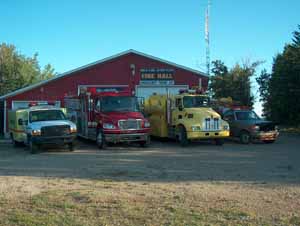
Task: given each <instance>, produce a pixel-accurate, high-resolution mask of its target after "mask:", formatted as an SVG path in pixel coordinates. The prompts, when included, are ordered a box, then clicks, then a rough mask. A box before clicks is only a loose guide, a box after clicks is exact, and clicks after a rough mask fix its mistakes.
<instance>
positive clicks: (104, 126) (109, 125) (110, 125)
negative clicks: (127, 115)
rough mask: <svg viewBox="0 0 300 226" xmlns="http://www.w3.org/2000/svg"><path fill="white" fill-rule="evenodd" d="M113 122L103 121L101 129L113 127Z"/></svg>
mask: <svg viewBox="0 0 300 226" xmlns="http://www.w3.org/2000/svg"><path fill="white" fill-rule="evenodd" d="M115 128H116V127H115V126H114V124H111V123H103V129H115Z"/></svg>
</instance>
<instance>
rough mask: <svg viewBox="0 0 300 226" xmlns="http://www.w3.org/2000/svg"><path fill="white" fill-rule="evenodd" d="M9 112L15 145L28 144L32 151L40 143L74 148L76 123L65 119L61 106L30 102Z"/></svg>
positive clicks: (34, 150)
mask: <svg viewBox="0 0 300 226" xmlns="http://www.w3.org/2000/svg"><path fill="white" fill-rule="evenodd" d="M31 105H32V106H29V107H28V108H26V109H18V110H12V111H10V112H9V117H8V119H9V130H10V135H11V139H12V141H13V143H14V144H15V145H19V144H25V145H28V146H29V148H30V151H31V152H32V153H34V152H36V151H37V150H38V148H39V147H40V146H41V145H45V144H56V145H65V144H66V145H68V147H69V150H70V151H73V150H74V140H75V138H76V132H77V128H76V125H75V124H74V123H73V122H71V121H69V120H67V119H66V116H65V114H64V112H63V109H62V108H58V107H54V106H51V105H36V104H32V103H31Z"/></svg>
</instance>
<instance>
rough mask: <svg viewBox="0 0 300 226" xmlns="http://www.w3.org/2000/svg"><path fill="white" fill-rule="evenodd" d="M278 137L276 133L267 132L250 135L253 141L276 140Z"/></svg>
mask: <svg viewBox="0 0 300 226" xmlns="http://www.w3.org/2000/svg"><path fill="white" fill-rule="evenodd" d="M278 136H279V132H278V131H268V132H257V133H255V134H253V135H252V137H253V139H254V140H261V141H265V140H276V139H277V137H278Z"/></svg>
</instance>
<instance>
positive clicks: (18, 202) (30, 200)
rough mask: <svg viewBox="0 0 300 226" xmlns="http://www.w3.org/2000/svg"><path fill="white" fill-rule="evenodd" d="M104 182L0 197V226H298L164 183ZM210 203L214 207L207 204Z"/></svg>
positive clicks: (295, 217) (292, 219)
mask: <svg viewBox="0 0 300 226" xmlns="http://www.w3.org/2000/svg"><path fill="white" fill-rule="evenodd" d="M107 186H108V185H106V183H105V182H104V184H102V183H101V184H99V187H98V188H96V189H91V188H90V187H87V188H86V189H82V188H81V189H77V190H76V189H72V190H55V191H54V190H51V191H45V192H42V193H40V194H37V195H33V196H27V197H26V196H24V197H23V196H22V197H21V198H20V199H7V198H5V197H4V198H1V199H0V204H1V206H0V225H1V226H54V225H55V226H56V225H59V226H71V225H72V226H77V225H78V226H79V225H86V226H89V225H91V226H92V225H105V226H113V225H122V226H134V225H138V226H140V225H151V226H156V225H157V226H158V225H165V226H177V225H187V226H198V225H243V226H247V225H248V226H252V225H253V226H254V225H273V224H274V222H276V225H300V218H299V216H298V215H293V217H287V218H279V219H272V218H270V217H263V218H262V217H258V216H256V215H255V213H250V212H247V211H245V210H240V209H239V208H238V207H235V206H233V205H232V202H231V203H230V202H228V203H226V202H222V203H221V204H220V202H218V201H217V200H214V201H213V200H210V201H209V202H207V200H206V201H205V200H202V199H201V198H199V197H200V196H199V195H196V196H195V195H191V194H190V193H189V192H183V191H185V189H184V190H179V191H178V190H172V189H171V190H168V188H167V187H168V186H169V185H165V186H166V187H152V188H150V187H149V188H148V187H145V186H144V185H141V186H140V187H139V186H137V185H136V186H132V185H130V184H128V185H127V184H126V185H125V184H124V183H114V184H113V183H109V189H107V188H106V187H107ZM150 186H153V185H150ZM130 189H134V190H130ZM228 200H229V199H228ZM201 202H202V203H201ZM214 202H216V203H214ZM212 205H215V206H218V205H219V207H210V208H209V207H208V206H212ZM220 205H221V206H220Z"/></svg>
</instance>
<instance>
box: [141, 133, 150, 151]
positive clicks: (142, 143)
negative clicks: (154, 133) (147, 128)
mask: <svg viewBox="0 0 300 226" xmlns="http://www.w3.org/2000/svg"><path fill="white" fill-rule="evenodd" d="M150 142H151V139H150V136H148V137H147V140H143V141H140V142H139V144H140V146H141V147H143V148H146V147H149V145H150Z"/></svg>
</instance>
